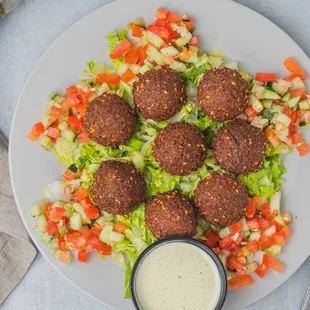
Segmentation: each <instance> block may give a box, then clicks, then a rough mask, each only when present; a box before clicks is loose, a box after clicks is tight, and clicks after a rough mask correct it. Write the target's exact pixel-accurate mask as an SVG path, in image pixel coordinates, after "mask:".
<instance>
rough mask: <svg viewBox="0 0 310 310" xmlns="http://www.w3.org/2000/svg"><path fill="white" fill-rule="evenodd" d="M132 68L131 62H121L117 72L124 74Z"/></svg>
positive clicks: (120, 74)
mask: <svg viewBox="0 0 310 310" xmlns="http://www.w3.org/2000/svg"><path fill="white" fill-rule="evenodd" d="M129 68H130V65H129V64H126V63H121V64H120V65H119V66H118V68H117V69H116V73H117V74H118V75H119V76H122V75H123V74H124V73H125V71H127V70H128V69H129Z"/></svg>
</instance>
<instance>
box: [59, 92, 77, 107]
mask: <svg viewBox="0 0 310 310" xmlns="http://www.w3.org/2000/svg"><path fill="white" fill-rule="evenodd" d="M78 103H80V99H79V98H78V97H77V95H76V94H75V93H74V94H71V95H70V96H69V97H68V98H66V99H65V101H64V102H63V103H62V105H61V106H62V109H63V110H64V111H67V110H69V109H70V108H73V107H74V106H75V105H76V104H78Z"/></svg>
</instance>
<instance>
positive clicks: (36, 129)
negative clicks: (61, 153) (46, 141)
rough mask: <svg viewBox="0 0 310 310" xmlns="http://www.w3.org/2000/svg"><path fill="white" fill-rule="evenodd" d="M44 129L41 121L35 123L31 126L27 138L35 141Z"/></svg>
mask: <svg viewBox="0 0 310 310" xmlns="http://www.w3.org/2000/svg"><path fill="white" fill-rule="evenodd" d="M44 131H45V128H44V125H43V124H42V123H41V122H39V123H36V124H34V125H33V126H32V129H31V132H30V133H29V134H28V139H29V140H31V141H37V140H38V139H39V137H40V135H41V134H42V133H44Z"/></svg>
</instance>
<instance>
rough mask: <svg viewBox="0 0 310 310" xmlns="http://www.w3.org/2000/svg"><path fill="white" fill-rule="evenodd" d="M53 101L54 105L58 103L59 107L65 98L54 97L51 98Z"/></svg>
mask: <svg viewBox="0 0 310 310" xmlns="http://www.w3.org/2000/svg"><path fill="white" fill-rule="evenodd" d="M53 100H54V101H55V102H56V103H58V104H60V105H61V104H62V103H63V101H64V100H65V98H64V97H62V96H59V95H56V96H55V97H54V98H53Z"/></svg>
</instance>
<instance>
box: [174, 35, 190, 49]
mask: <svg viewBox="0 0 310 310" xmlns="http://www.w3.org/2000/svg"><path fill="white" fill-rule="evenodd" d="M189 40H190V39H187V38H183V37H179V38H177V39H176V40H175V41H174V43H175V45H176V46H177V47H183V46H184V45H186V44H187V43H188V42H189Z"/></svg>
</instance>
